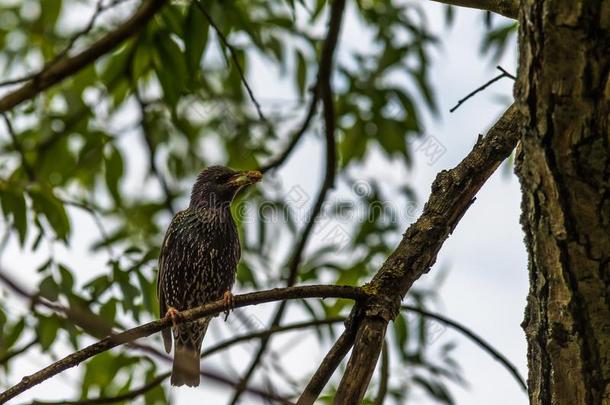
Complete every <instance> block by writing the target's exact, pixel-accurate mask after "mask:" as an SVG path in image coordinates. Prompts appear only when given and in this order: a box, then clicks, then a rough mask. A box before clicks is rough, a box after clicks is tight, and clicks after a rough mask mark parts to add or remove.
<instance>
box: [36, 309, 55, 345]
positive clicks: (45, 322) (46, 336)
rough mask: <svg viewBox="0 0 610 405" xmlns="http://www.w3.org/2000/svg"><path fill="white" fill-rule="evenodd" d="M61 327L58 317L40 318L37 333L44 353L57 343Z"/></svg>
mask: <svg viewBox="0 0 610 405" xmlns="http://www.w3.org/2000/svg"><path fill="white" fill-rule="evenodd" d="M59 326H60V319H59V318H58V317H57V316H56V315H51V316H49V317H46V316H42V315H41V316H39V318H38V326H37V329H36V332H37V335H38V341H39V342H40V347H41V348H42V350H43V351H47V350H48V349H49V348H50V347H51V345H52V344H53V342H54V341H55V338H56V337H57V331H58V330H59Z"/></svg>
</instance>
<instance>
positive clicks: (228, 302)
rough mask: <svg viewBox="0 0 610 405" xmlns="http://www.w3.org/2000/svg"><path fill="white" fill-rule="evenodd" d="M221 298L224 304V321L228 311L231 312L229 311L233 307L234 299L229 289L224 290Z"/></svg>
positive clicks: (227, 316)
mask: <svg viewBox="0 0 610 405" xmlns="http://www.w3.org/2000/svg"><path fill="white" fill-rule="evenodd" d="M222 300H223V301H224V306H225V311H224V312H225V322H226V321H227V319H228V318H229V313H231V311H232V310H234V309H235V299H234V298H233V294H232V293H231V291H225V293H224V295H223V296H222Z"/></svg>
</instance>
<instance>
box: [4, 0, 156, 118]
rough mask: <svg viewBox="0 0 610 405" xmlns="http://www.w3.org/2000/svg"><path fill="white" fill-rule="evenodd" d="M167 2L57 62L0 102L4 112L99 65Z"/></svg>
mask: <svg viewBox="0 0 610 405" xmlns="http://www.w3.org/2000/svg"><path fill="white" fill-rule="evenodd" d="M166 2H167V0H148V1H145V2H144V3H143V4H142V5H141V6H140V7H139V8H138V10H137V11H136V12H135V13H134V14H133V15H132V16H131V17H130V18H129V19H127V20H126V21H124V22H123V23H121V24H120V25H119V26H117V27H116V28H115V29H114V30H113V31H111V32H109V33H108V34H106V35H104V36H103V37H102V38H100V39H98V40H97V41H95V42H94V43H93V44H91V46H89V47H88V48H86V49H84V50H83V51H81V52H79V53H78V54H76V55H74V56H71V57H68V58H64V59H61V60H59V61H57V62H56V63H55V64H53V65H52V66H49V67H48V68H47V69H46V70H44V71H43V72H41V73H40V75H38V76H36V77H35V78H32V79H30V80H28V81H26V82H25V83H24V84H23V85H22V86H21V87H19V88H18V89H16V90H14V91H12V92H10V93H8V94H7V95H5V96H4V97H3V98H2V99H0V112H4V111H7V110H9V109H11V108H13V107H15V106H16V105H18V104H20V103H22V102H23V101H25V100H28V99H30V98H32V97H34V96H35V95H37V94H38V93H40V92H41V91H44V90H46V89H47V88H49V87H51V86H53V85H54V84H56V83H59V82H60V81H62V80H64V79H65V78H66V77H69V76H71V75H73V74H74V73H76V72H78V71H80V70H81V69H83V68H84V67H85V66H88V65H89V64H91V63H93V62H95V61H96V60H97V59H98V58H99V57H100V56H102V55H105V54H106V53H108V52H110V51H111V50H113V49H114V48H115V47H117V46H118V45H119V44H121V43H122V42H123V41H124V40H126V39H127V38H129V37H131V36H132V35H134V34H135V33H137V32H138V31H139V30H140V29H142V28H143V27H144V26H146V24H147V23H148V21H150V19H151V18H152V17H153V16H154V15H155V14H156V13H157V11H159V10H160V9H161V7H162V6H163V5H164V4H165V3H166Z"/></svg>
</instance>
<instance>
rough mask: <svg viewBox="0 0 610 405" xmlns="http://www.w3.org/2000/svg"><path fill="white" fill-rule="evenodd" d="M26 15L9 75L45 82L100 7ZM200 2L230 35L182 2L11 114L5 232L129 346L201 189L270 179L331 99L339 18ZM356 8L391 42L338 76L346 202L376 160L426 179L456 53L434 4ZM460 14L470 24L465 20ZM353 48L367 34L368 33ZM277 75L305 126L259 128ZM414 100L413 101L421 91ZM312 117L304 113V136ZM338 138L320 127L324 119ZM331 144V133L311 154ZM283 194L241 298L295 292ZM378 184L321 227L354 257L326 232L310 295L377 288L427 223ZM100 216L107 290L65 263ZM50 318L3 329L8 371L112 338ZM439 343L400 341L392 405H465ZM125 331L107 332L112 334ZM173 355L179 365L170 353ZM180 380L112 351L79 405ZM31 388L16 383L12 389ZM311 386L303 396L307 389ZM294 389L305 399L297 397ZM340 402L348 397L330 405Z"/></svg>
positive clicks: (315, 315)
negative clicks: (408, 404)
mask: <svg viewBox="0 0 610 405" xmlns="http://www.w3.org/2000/svg"><path fill="white" fill-rule="evenodd" d="M26 3H27V4H25V3H24V5H22V4H19V3H17V4H14V3H11V4H12V5H3V7H2V10H0V21H3V23H2V24H0V47H1V48H2V51H1V52H0V57H1V59H2V62H3V63H2V69H3V71H2V76H3V77H18V75H19V73H20V72H23V71H32V72H35V71H37V69H38V68H40V67H41V65H40V59H41V58H42V59H44V60H47V61H48V60H52V59H53V57H54V56H55V55H57V54H59V53H61V52H63V51H64V49H65V48H66V46H69V45H71V42H72V38H73V36H74V32H77V31H78V30H77V29H74V28H72V25H74V22H73V21H72V22H70V21H69V20H70V18H68V16H69V14H70V11H69V10H71V9H72V7H76V6H77V4H81V3H87V2H83V1H81V0H54V1H46V0H45V1H42V0H40V1H35V0H30V1H28V2H26ZM115 3H116V4H115ZM399 3H400V4H399ZM200 4H201V6H202V7H205V9H206V10H207V12H208V13H209V15H210V16H211V18H212V20H213V21H214V22H215V24H216V26H217V27H219V28H220V30H221V32H217V31H216V30H215V29H214V28H213V26H212V25H211V24H210V21H209V20H208V19H207V18H206V16H205V15H204V14H203V13H202V12H201V10H200V9H199V8H198V5H197V4H196V3H195V2H190V1H174V2H171V3H169V4H168V5H167V6H165V7H164V8H163V9H162V11H161V12H160V13H159V14H158V15H156V16H155V17H154V18H153V19H152V20H151V21H150V23H149V24H148V25H146V26H145V27H142V28H141V29H140V31H139V32H138V33H137V34H136V35H135V36H134V37H132V38H131V39H129V40H127V41H126V42H125V43H123V44H122V45H121V46H120V47H119V48H118V49H116V50H115V51H114V52H112V53H110V54H108V55H105V56H103V57H102V58H101V59H100V60H98V61H97V62H96V63H95V64H92V65H90V66H88V67H87V68H85V69H83V70H81V71H79V72H78V73H76V74H74V75H73V76H72V77H70V78H69V79H67V80H65V81H63V82H61V83H60V84H58V85H56V86H54V87H52V88H50V89H49V90H48V91H45V92H43V93H41V94H40V95H38V96H36V97H35V98H33V99H32V100H30V101H28V102H26V103H24V104H22V105H21V106H19V107H18V108H15V109H14V110H13V111H12V112H11V113H10V114H9V118H10V119H11V120H12V121H13V122H14V126H15V131H16V133H15V134H14V135H15V140H12V138H11V137H3V138H2V143H1V144H0V153H1V154H2V157H3V158H2V160H1V161H0V201H1V207H2V215H3V218H4V224H5V225H6V228H7V229H8V231H9V232H10V233H11V234H12V235H14V238H16V239H15V240H16V241H17V242H18V244H19V246H20V248H21V249H22V251H23V252H27V254H36V255H39V256H38V257H40V256H41V255H42V256H45V259H44V260H43V263H42V265H41V266H40V267H39V268H38V273H39V278H38V280H39V281H38V285H37V294H39V295H40V297H42V298H43V299H45V300H48V301H51V302H57V303H61V304H62V305H64V306H66V307H68V308H69V309H71V310H74V311H76V310H78V311H79V313H81V314H83V313H84V314H87V313H92V314H96V315H98V316H101V317H102V318H103V319H104V320H105V321H107V322H108V325H113V326H115V327H117V328H122V327H126V326H128V325H135V324H137V323H139V322H142V321H145V320H149V319H152V318H154V317H157V316H158V314H157V313H156V308H157V304H156V298H155V276H156V259H157V256H158V252H159V244H160V242H161V239H162V236H163V232H164V229H165V226H166V225H167V223H168V221H169V218H170V217H171V215H172V214H173V212H174V211H175V210H176V209H177V208H178V207H183V206H184V205H185V201H186V198H187V195H188V191H189V187H190V184H191V183H192V181H193V179H194V177H195V175H196V174H197V173H198V171H199V170H201V168H203V167H204V166H206V165H208V164H211V163H217V162H222V163H225V164H227V165H230V166H232V167H234V168H248V169H252V168H256V167H260V166H262V165H263V163H266V162H268V161H269V159H271V158H272V157H274V156H276V155H277V153H278V151H279V150H281V149H282V146H283V145H285V144H286V143H287V142H289V139H288V137H289V134H290V128H292V127H293V126H294V125H295V124H296V123H298V122H300V121H299V120H300V118H301V115H302V114H301V112H304V111H305V110H306V109H307V104H308V102H309V99H310V98H311V94H310V93H311V92H310V91H309V90H310V88H311V86H312V85H313V84H314V80H315V75H316V71H317V61H318V59H319V54H320V47H321V42H322V40H323V37H322V36H321V35H320V31H319V30H317V29H314V27H317V26H324V25H325V24H326V17H327V10H328V8H329V5H328V4H327V2H326V1H323V0H311V1H299V2H294V1H286V2H267V1H247V2H246V1H232V2H220V1H209V2H205V3H204V2H202V3H200ZM91 6H92V5H91V4H89V7H91ZM136 6H137V5H136V4H133V2H132V1H115V2H113V7H109V8H110V10H109V11H107V12H105V13H104V14H103V15H102V17H100V18H99V19H98V21H97V23H96V24H94V26H93V28H92V29H91V30H90V31H89V32H87V33H86V34H85V35H83V36H82V37H80V38H79V39H78V40H77V41H76V43H75V44H74V46H72V48H73V49H71V50H70V51H69V52H68V53H73V52H74V51H75V48H78V49H82V48H84V47H86V46H87V44H88V43H90V42H91V41H92V40H93V39H95V38H98V37H100V36H101V35H103V33H104V32H107V31H110V30H112V27H113V19H112V18H109V15H112V16H115V17H117V18H120V19H124V18H125V17H126V16H127V15H129V14H130V13H131V12H132V11H133V10H134V8H135V7H136ZM349 8H350V10H349V11H350V13H353V18H354V19H355V22H350V24H356V28H357V29H362V30H365V31H366V33H367V35H368V36H369V37H370V38H371V46H370V47H369V48H368V49H366V50H363V49H349V50H345V49H344V50H341V51H340V53H339V55H338V56H337V58H336V59H337V61H336V64H337V65H336V69H335V70H334V73H333V77H332V79H333V83H336V86H335V87H336V90H335V91H336V94H335V104H336V118H337V123H338V131H337V134H336V138H337V142H338V149H339V151H340V170H339V173H338V181H337V184H338V186H339V189H344V190H345V189H353V190H356V188H355V187H356V186H357V181H356V180H354V179H353V178H352V177H351V176H350V173H353V171H354V169H357V170H361V169H362V163H363V162H364V161H365V160H366V159H367V157H368V156H369V154H370V153H372V152H371V151H373V150H376V151H380V152H381V154H382V155H383V158H384V159H386V160H388V161H390V160H393V161H396V162H398V163H400V164H402V165H404V166H407V167H409V166H410V164H411V155H410V153H411V151H410V150H409V146H408V145H409V143H408V139H409V138H410V137H416V136H419V135H421V134H422V131H423V129H422V128H423V124H422V121H421V115H422V114H423V112H424V111H427V112H430V113H432V114H435V113H436V112H437V103H436V100H435V95H434V90H433V88H432V84H431V83H430V80H429V77H428V69H429V63H430V58H429V53H430V51H431V49H433V48H434V47H435V46H437V45H438V43H439V40H438V38H437V37H436V36H435V35H434V34H433V33H432V32H431V31H430V29H429V24H428V22H427V21H426V16H425V13H424V12H423V10H421V8H420V6H419V5H417V4H412V3H404V4H403V3H402V2H369V1H356V2H354V3H351V4H350V6H349ZM447 10H448V14H447V20H448V22H449V23H450V21H451V20H452V18H453V17H452V14H451V9H450V8H448V9H447ZM81 24H82V22H81ZM511 29H512V28H511V27H508V26H507V27H502V28H499V29H496V30H495V31H491V32H490V34H489V35H488V37H487V39H486V40H485V42H484V44H483V50H487V49H490V48H491V47H495V48H496V49H498V50H501V49H502V47H503V46H505V44H506V38H507V35H508V33H509V32H510V30H511ZM342 35H343V36H349V35H350V32H349V30H347V29H346V30H344V32H343V33H342ZM223 37H224V38H226V40H227V41H228V42H229V43H230V44H231V47H232V50H231V49H228V48H227V46H226V45H225V44H224V41H223ZM498 52H500V51H498ZM233 58H235V59H237V61H238V62H239V66H238V65H237V64H236V63H235V62H234V60H233ZM261 61H263V62H262V64H263V65H266V66H270V70H273V71H277V72H280V73H281V75H282V77H283V80H286V81H288V82H289V83H290V84H291V86H292V88H293V89H294V94H295V95H296V96H297V98H296V99H295V101H296V105H295V106H294V109H286V108H284V109H282V111H280V113H279V114H269V113H268V114H266V115H268V117H261V116H260V114H258V113H257V111H256V108H254V105H253V103H252V100H250V98H249V96H248V94H247V92H246V91H245V88H244V83H243V78H242V77H241V73H240V67H241V70H243V72H246V73H247V77H248V79H252V78H253V77H254V76H255V75H254V74H253V73H254V72H253V71H252V69H253V66H261ZM257 63H258V64H257ZM405 82H406V83H409V86H404V85H402V84H401V83H405ZM261 100H262V98H261ZM265 107H266V106H265V104H263V110H265V111H266V108H265ZM287 110H289V111H287ZM294 111H297V112H299V114H297V118H296V119H295V117H294ZM320 120H321V117H319V116H318V115H316V116H315V118H314V121H320ZM317 132H318V130H317V126H316V125H313V126H312V127H311V128H310V129H309V130H308V131H306V132H305V134H304V136H306V137H310V136H315V135H316V133H317ZM281 170H282V168H279V169H277V171H279V172H281ZM142 173H143V174H142ZM268 178H269V179H268V180H267V181H266V182H265V183H263V184H262V186H261V187H260V188H257V189H256V190H251V191H250V192H249V194H248V196H247V197H246V198H243V199H240V200H239V201H238V202H237V207H236V208H235V210H236V217H237V219H238V220H239V221H240V224H239V225H240V228H241V235H242V237H243V241H244V243H243V246H244V254H243V258H242V262H241V263H240V266H239V269H238V287H237V288H238V289H242V288H243V289H253V288H254V289H263V288H267V287H274V286H279V285H282V284H283V283H284V281H283V280H284V278H285V277H286V273H285V264H286V263H285V261H286V260H287V259H286V257H289V253H290V252H289V251H290V249H291V246H290V245H291V243H292V241H295V240H297V239H298V236H299V233H300V229H301V227H302V225H303V221H302V220H303V216H302V215H300V214H302V213H303V210H306V208H307V206H305V207H303V206H299V204H298V201H297V202H295V201H294V199H292V198H291V194H290V190H287V189H285V188H283V187H281V185H280V184H279V182H278V181H277V177H276V176H275V173H271V174H270V175H269V176H268ZM366 184H367V187H368V189H367V190H365V191H366V192H364V193H338V194H342V196H341V198H337V196H336V195H334V196H333V200H332V201H331V202H330V203H329V204H327V205H325V207H324V211H323V215H322V218H323V220H322V221H321V224H320V226H322V225H324V224H325V223H326V224H331V225H333V224H336V223H339V224H340V228H339V229H340V231H341V232H344V233H345V235H347V240H348V243H346V244H343V243H339V245H340V246H338V243H337V239H336V238H333V237H329V236H328V235H329V234H328V233H324V232H323V230H322V231H320V232H318V233H315V232H314V236H312V239H315V240H313V241H312V243H311V244H310V245H311V246H309V248H308V249H307V250H306V254H305V255H304V259H303V261H302V263H301V266H300V267H301V270H300V282H307V283H314V282H333V283H337V284H349V285H359V284H362V283H363V282H366V281H367V280H369V279H370V277H371V275H372V274H374V272H375V271H376V270H377V269H378V268H379V265H380V264H381V263H382V262H383V260H384V258H385V257H387V255H388V254H389V253H390V252H391V250H392V248H393V246H394V243H395V242H396V240H397V237H398V236H399V235H400V232H401V230H402V229H403V228H404V225H405V221H406V220H409V219H411V218H404V217H400V216H397V215H395V214H396V212H392V211H391V210H387V207H385V209H384V208H383V207H384V204H385V202H387V201H390V197H392V201H394V203H393V205H392V207H394V208H396V207H401V206H408V205H409V204H412V203H413V200H412V193H410V192H409V188H408V187H407V185H405V184H399V185H396V187H395V188H394V189H391V190H388V189H387V187H388V185H385V186H384V187H385V189H384V187H382V185H380V184H377V182H376V181H375V180H374V179H369V180H368V181H367V183H366ZM346 194H347V195H346ZM346 212H348V213H351V214H349V215H345V213H346ZM82 214H85V215H87V216H88V217H90V218H91V219H92V222H93V223H94V224H95V226H96V228H97V233H98V235H97V237H96V241H95V242H94V243H93V245H92V246H91V252H92V253H95V254H99V255H102V256H103V257H104V258H105V261H106V264H105V266H102V267H100V268H97V269H95V275H94V276H93V277H91V278H89V279H84V278H83V277H82V276H81V275H80V274H79V269H78V268H74V267H72V265H70V264H68V261H64V260H63V258H61V257H57V255H56V254H55V253H54V252H55V249H53V247H54V246H61V247H62V248H65V249H67V250H68V252H69V251H70V249H71V247H72V246H73V245H74V244H75V243H76V241H77V240H78V238H79V237H80V234H79V232H82V230H81V229H79V228H80V225H79V223H78V220H77V219H76V218H77V217H78V216H81V215H82ZM263 214H264V215H263ZM270 218H280V220H278V221H274V220H270ZM410 300H412V301H413V302H416V303H417V304H418V305H422V306H423V305H429V304H430V303H431V302H432V301H433V294H431V293H430V292H425V291H420V292H419V293H418V294H413V295H412V296H411V297H410ZM348 304H349V303H348V302H345V301H343V300H334V301H333V300H330V301H316V302H313V301H311V302H302V303H300V310H301V311H300V313H302V314H303V316H304V317H306V318H307V319H323V318H326V317H333V316H337V315H346V314H347V313H348V312H349V305H348ZM32 309H33V310H32V311H20V312H19V313H17V312H15V313H13V312H12V311H8V310H6V311H0V317H1V318H2V322H1V323H0V324H1V329H2V333H1V334H0V337H1V341H0V343H1V344H0V357H2V355H6V354H7V353H9V352H10V351H11V350H13V349H14V348H17V347H19V346H20V345H23V344H25V343H26V342H27V341H28V339H29V338H30V337H35V339H36V342H37V343H36V345H37V346H38V347H39V348H40V350H41V351H43V352H45V353H49V354H51V355H52V356H57V355H59V354H60V353H64V351H62V346H65V345H64V343H66V342H68V344H69V345H70V346H71V347H72V348H74V349H76V348H80V347H83V345H84V344H86V343H87V342H89V341H90V340H89V339H90V337H89V335H93V336H97V334H96V332H95V328H94V331H93V332H92V331H91V325H88V326H87V324H86V322H85V323H83V324H74V323H73V322H71V320H68V319H66V318H65V316H63V315H62V314H58V313H53V312H50V311H48V310H47V309H45V308H43V307H42V306H40V305H37V306H33V307H32ZM427 328H428V324H427V323H426V322H425V321H424V320H423V318H420V317H418V316H416V317H412V316H410V315H407V314H401V316H399V318H398V319H397V321H396V322H395V323H394V329H393V333H392V334H390V336H389V344H390V350H391V352H392V354H391V359H392V361H393V362H394V366H395V369H393V373H392V377H391V379H390V386H389V390H388V393H389V396H388V397H389V398H393V399H394V400H395V401H396V402H400V403H402V402H403V401H404V400H405V399H407V398H408V397H410V395H411V394H410V393H411V392H412V391H413V390H417V389H419V390H422V391H424V392H426V393H427V394H428V395H430V396H431V397H433V398H436V399H437V400H439V401H440V402H444V403H451V402H452V401H451V396H450V395H449V393H448V390H447V388H446V387H445V383H446V382H448V381H455V382H461V379H460V377H459V369H458V367H457V365H456V364H455V362H454V361H453V360H452V359H451V357H450V349H451V347H442V348H440V349H438V348H437V347H435V346H434V345H431V342H429V341H428V338H429V334H428V331H427ZM336 330H337V329H335V328H332V327H327V326H320V327H317V330H316V333H317V336H318V339H319V340H320V344H321V345H322V344H323V345H324V346H327V345H328V344H329V343H330V342H331V339H332V338H333V337H335V335H336ZM105 332H107V330H105V329H103V328H102V330H101V331H100V330H98V332H97V333H98V334H99V335H101V336H103V335H104V333H105ZM154 343H155V345H156V346H157V347H160V341H155V342H154ZM431 349H434V350H435V351H434V356H432V355H431V354H430V351H431ZM437 349H438V350H437ZM432 358H434V360H432ZM265 361H266V360H265ZM405 364H408V365H409V367H408V368H405V367H404V365H405ZM11 366H12V365H11V362H10V361H9V362H6V363H4V364H2V367H4V368H5V369H6V370H7V371H8V370H9V368H10V367H11ZM314 366H315V365H314V364H312V365H311V367H314ZM165 369H167V365H166V364H165V363H163V362H157V361H152V360H150V359H149V358H146V357H145V356H141V355H140V354H139V353H137V352H129V351H128V352H117V353H115V352H107V353H104V354H102V355H99V356H97V357H95V358H94V359H92V360H91V361H90V362H88V363H87V364H86V365H85V367H84V368H83V373H82V374H83V375H82V379H81V381H80V384H81V385H80V387H78V388H79V391H78V393H77V394H78V395H80V397H81V398H87V397H95V396H96V395H98V396H116V395H121V394H124V393H126V392H128V391H130V390H131V389H133V388H134V387H138V386H141V385H142V384H145V383H147V382H149V381H151V380H153V379H154V377H155V376H156V375H158V374H160V372H162V371H164V370H165ZM282 369H286V370H289V367H288V366H286V365H283V368H282ZM405 369H408V371H406V372H405ZM265 372H266V373H267V372H268V371H265ZM269 373H270V375H272V376H273V378H274V379H275V378H277V379H278V381H283V378H285V376H283V377H282V374H283V373H278V371H277V369H276V371H270V372H269ZM15 380H16V377H15V376H13V375H10V374H9V377H8V378H7V379H5V380H4V383H7V382H12V381H15ZM274 381H275V380H274ZM305 382H306V381H299V383H300V384H301V387H302V385H304V383H305ZM287 387H288V388H286V387H285V388H286V389H285V391H286V392H288V393H289V394H294V393H296V391H294V389H293V388H294V387H293V388H291V387H290V386H289V384H288V385H287ZM369 391H370V392H369V396H368V399H367V401H373V398H374V394H375V390H374V389H373V388H371V389H370V390H369ZM420 392H421V391H420ZM332 393H333V388H332V387H331V388H330V391H329V392H328V393H327V396H326V398H327V399H328V398H330V397H332ZM168 395H169V391H168V388H167V387H165V386H160V387H157V388H155V389H153V390H150V391H148V392H147V393H146V394H145V396H144V397H143V398H144V401H145V403H147V404H154V403H165V402H166V401H167V397H168Z"/></svg>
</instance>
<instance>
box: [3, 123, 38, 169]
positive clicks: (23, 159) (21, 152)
mask: <svg viewBox="0 0 610 405" xmlns="http://www.w3.org/2000/svg"><path fill="white" fill-rule="evenodd" d="M2 118H4V123H5V125H6V129H7V130H8V133H9V135H10V137H11V141H12V142H13V147H14V148H15V150H16V151H17V153H19V156H20V157H21V165H22V166H23V170H25V173H26V175H27V176H28V179H29V180H30V181H34V180H36V175H35V174H34V170H32V167H31V166H30V163H29V162H28V160H27V158H26V156H25V151H24V150H23V148H22V147H21V143H20V142H19V139H17V134H16V133H15V129H14V128H13V125H12V124H11V120H9V119H8V116H7V115H6V113H5V112H3V113H2Z"/></svg>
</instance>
